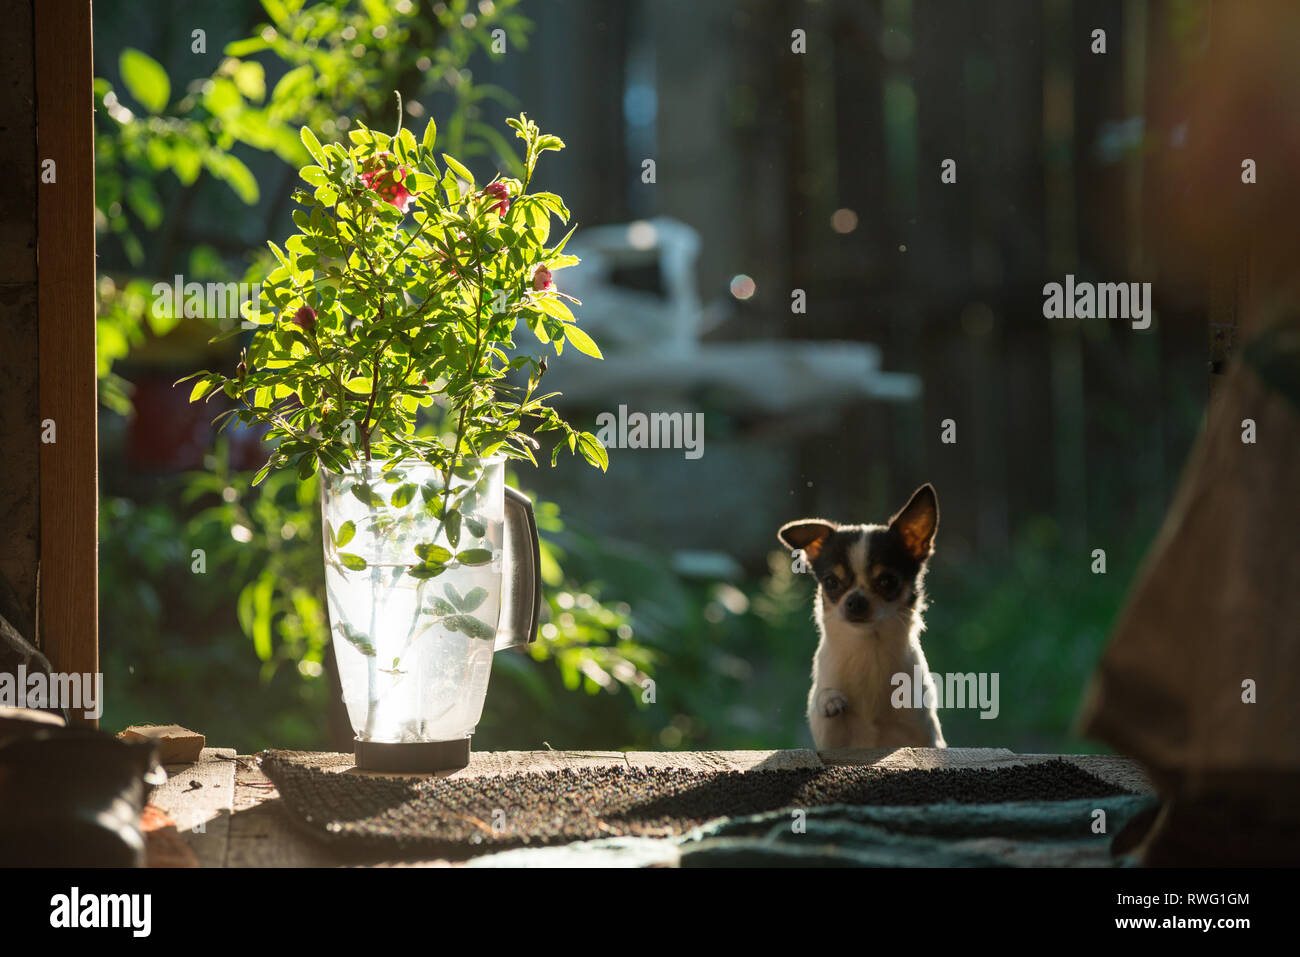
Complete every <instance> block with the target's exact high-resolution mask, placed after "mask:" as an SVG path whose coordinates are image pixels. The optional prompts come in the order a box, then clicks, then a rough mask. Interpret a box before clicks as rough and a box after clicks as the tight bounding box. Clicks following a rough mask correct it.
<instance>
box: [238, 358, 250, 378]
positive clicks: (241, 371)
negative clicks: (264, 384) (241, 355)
mask: <svg viewBox="0 0 1300 957" xmlns="http://www.w3.org/2000/svg"><path fill="white" fill-rule="evenodd" d="M247 376H248V366H247V365H245V364H244V362H243V360H240V363H239V365H237V366H235V378H236V379H238V380H240V381H241V382H242V381H243V380H244V379H245V378H247Z"/></svg>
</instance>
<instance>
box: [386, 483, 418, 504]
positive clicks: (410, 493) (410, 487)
mask: <svg viewBox="0 0 1300 957" xmlns="http://www.w3.org/2000/svg"><path fill="white" fill-rule="evenodd" d="M415 489H416V485H415V483H414V482H407V483H406V484H405V485H399V486H398V487H397V489H396V490H395V491H394V492H393V497H392V498H391V499H390V501H391V502H392V505H393V508H406V506H407V505H409V504H411V499H413V498H415Z"/></svg>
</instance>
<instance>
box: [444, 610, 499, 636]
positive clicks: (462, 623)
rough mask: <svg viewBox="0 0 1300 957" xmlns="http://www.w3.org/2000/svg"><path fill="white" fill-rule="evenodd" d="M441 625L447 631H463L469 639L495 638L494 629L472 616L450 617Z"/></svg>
mask: <svg viewBox="0 0 1300 957" xmlns="http://www.w3.org/2000/svg"><path fill="white" fill-rule="evenodd" d="M442 625H443V627H444V628H446V629H448V630H449V631H463V632H464V633H465V634H467V635H469V636H470V637H471V638H482V639H485V640H486V639H488V638H495V637H496V634H497V632H496V629H495V628H493V627H492V626H491V625H489V624H487V623H486V622H482V621H479V620H478V619H477V618H475V617H474V616H473V615H452V616H451V617H450V618H445V619H443V622H442Z"/></svg>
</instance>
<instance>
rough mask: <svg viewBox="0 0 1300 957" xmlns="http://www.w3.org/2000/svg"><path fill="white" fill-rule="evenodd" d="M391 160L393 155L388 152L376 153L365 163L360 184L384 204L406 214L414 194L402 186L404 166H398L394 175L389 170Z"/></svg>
mask: <svg viewBox="0 0 1300 957" xmlns="http://www.w3.org/2000/svg"><path fill="white" fill-rule="evenodd" d="M392 158H393V154H392V153H389V152H383V153H376V154H375V155H374V156H373V157H371V158H370V159H369V160H368V161H367V162H366V168H365V169H364V170H363V171H362V173H361V182H363V183H365V184H366V186H367V187H369V188H370V189H372V190H374V191H375V192H376V193H378V194H379V195H380V196H382V197H383V198H384V200H385V201H386V202H388V203H389V204H391V205H393V206H396V207H397V208H398V209H400V210H401V211H402V212H406V211H407V210H408V209H410V208H411V198H412V197H413V196H415V195H416V194H415V193H412V192H411V191H410V190H408V189H407V188H406V187H405V186H404V185H403V184H402V180H404V179H406V175H407V172H408V170H407V168H406V167H405V166H398V167H397V172H396V175H394V173H393V171H392V170H391V169H390V168H389V164H390V161H391V160H392Z"/></svg>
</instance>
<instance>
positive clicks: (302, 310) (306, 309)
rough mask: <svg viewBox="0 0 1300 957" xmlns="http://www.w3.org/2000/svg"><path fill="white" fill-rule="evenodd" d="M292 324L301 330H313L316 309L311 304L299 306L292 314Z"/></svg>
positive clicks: (314, 327)
mask: <svg viewBox="0 0 1300 957" xmlns="http://www.w3.org/2000/svg"><path fill="white" fill-rule="evenodd" d="M293 324H294V325H295V326H297V327H298V328H299V329H301V330H302V331H303V332H313V331H315V329H316V310H315V309H313V308H312V307H311V306H300V307H299V308H298V311H297V312H295V313H294V314H293Z"/></svg>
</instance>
